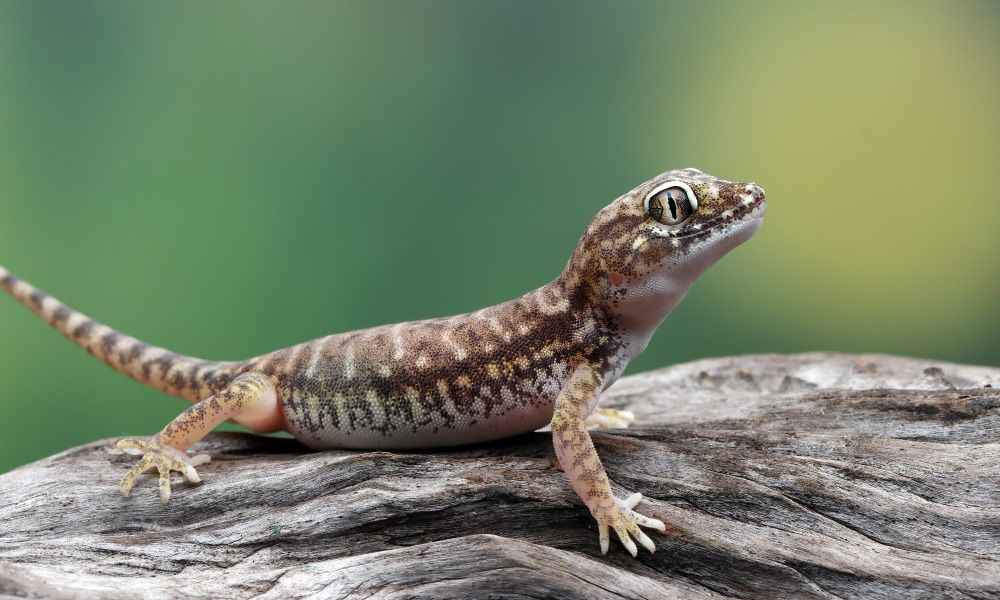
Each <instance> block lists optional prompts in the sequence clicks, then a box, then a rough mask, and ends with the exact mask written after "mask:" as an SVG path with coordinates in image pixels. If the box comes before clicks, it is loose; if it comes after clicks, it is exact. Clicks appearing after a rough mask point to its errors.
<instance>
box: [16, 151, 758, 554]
mask: <svg viewBox="0 0 1000 600" xmlns="http://www.w3.org/2000/svg"><path fill="white" fill-rule="evenodd" d="M765 207H766V203H765V200H764V193H763V190H762V189H761V188H760V187H759V186H757V185H756V184H753V183H733V182H728V181H725V180H722V179H718V178H715V177H712V176H710V175H707V174H705V173H702V172H701V171H698V170H695V169H680V170H674V171H668V172H666V173H663V174H661V175H659V176H658V177H656V178H654V179H652V180H650V181H648V182H645V183H643V184H642V185H640V186H638V187H636V188H635V189H633V190H631V191H629V192H628V193H626V194H624V195H622V196H621V197H619V198H618V199H616V200H615V201H614V202H612V203H611V204H610V205H608V206H607V207H605V208H604V209H603V210H601V211H600V212H599V213H598V214H597V216H595V218H594V219H593V220H592V222H591V223H590V225H589V227H588V228H587V230H586V232H584V234H583V236H582V237H581V239H580V241H579V242H578V244H577V246H576V248H575V250H574V252H573V254H572V256H571V257H570V259H569V261H568V263H567V265H566V267H565V269H564V270H563V271H562V273H560V274H559V276H558V277H556V278H555V279H554V280H553V281H552V282H550V283H548V284H546V285H544V286H542V287H541V288H538V289H536V290H533V291H531V292H528V293H527V294H525V295H523V296H521V297H519V298H516V299H514V300H510V301H508V302H504V303H501V304H497V305H495V306H491V307H488V308H484V309H481V310H478V311H475V312H471V313H467V314H462V315H456V316H452V317H444V318H437V319H429V320H424V321H413V322H408V323H399V324H395V325H386V326H381V327H375V328H371V329H364V330H359V331H353V332H348V333H340V334H334V335H329V336H326V337H323V338H319V339H316V340H312V341H309V342H304V343H302V344H298V345H295V346H291V347H288V348H284V349H281V350H277V351H275V352H272V353H269V354H265V355H262V356H259V357H256V358H252V359H249V360H244V361H208V360H202V359H197V358H193V357H189V356H184V355H181V354H177V353H174V352H171V351H169V350H166V349H163V348H159V347H156V346H152V345H149V344H146V343H144V342H141V341H139V340H137V339H135V338H132V337H130V336H127V335H124V334H122V333H120V332H118V331H116V330H114V329H112V328H110V327H108V326H106V325H102V324H100V323H97V322H96V321H94V320H92V319H90V318H89V317H87V316H85V315H83V314H81V313H79V312H77V311H74V310H73V309H71V308H69V307H67V306H66V305H65V304H63V303H61V302H59V301H58V300H56V299H55V298H53V297H51V296H49V295H47V294H45V293H44V292H42V291H40V290H38V289H37V288H35V287H33V286H31V285H30V284H28V283H26V282H24V281H22V280H19V279H17V278H16V277H14V276H13V275H11V274H10V273H9V272H7V271H6V270H4V269H2V268H0V287H2V288H3V289H4V290H6V291H7V292H9V293H10V294H11V295H12V296H14V297H15V298H17V299H18V300H20V301H21V302H22V303H23V304H25V305H26V306H27V307H29V308H30V309H32V310H33V311H34V312H36V313H37V314H39V315H40V316H41V317H42V318H44V319H45V320H46V321H48V322H49V323H50V324H51V325H52V326H54V327H55V328H56V329H58V330H59V331H60V332H62V333H63V334H64V335H66V336H67V337H68V338H70V339H71V340H73V341H74V342H76V343H77V344H79V345H80V346H82V347H83V348H85V349H86V350H87V351H88V352H90V353H91V354H93V355H94V356H95V357H97V358H98V359H100V360H101V361H103V362H105V363H106V364H107V365H109V366H111V367H112V368H114V369H116V370H117V371H119V372H121V373H123V374H125V375H128V376H130V377H132V378H134V379H137V380H138V381H141V382H143V383H145V384H147V385H149V386H151V387H153V388H156V389H158V390H161V391H163V392H166V393H169V394H172V395H175V396H178V397H181V398H185V399H187V400H189V401H191V402H193V403H194V404H193V406H191V407H190V408H188V409H187V410H185V411H184V412H183V413H181V414H180V415H178V417H177V418H175V419H174V420H173V421H171V422H170V423H169V424H167V425H166V426H165V427H164V429H163V430H161V431H160V432H159V433H157V434H156V435H154V436H153V437H152V438H150V439H148V440H143V439H124V440H121V441H120V442H119V443H118V444H119V447H121V448H124V449H127V450H132V451H138V452H140V453H142V455H143V456H142V458H141V459H140V461H139V463H138V464H137V465H136V466H135V468H133V469H132V470H131V471H130V472H129V473H128V474H126V475H125V477H124V478H123V480H122V484H121V489H122V492H123V493H124V494H125V495H126V496H127V495H128V494H129V492H130V490H131V488H132V485H133V483H134V481H135V479H136V477H137V476H138V475H139V474H141V473H142V472H144V471H146V470H150V469H156V470H157V471H158V472H159V474H160V493H161V499H162V500H163V501H164V503H166V502H167V501H168V500H169V497H170V473H171V471H178V472H180V473H182V474H183V475H184V476H185V477H186V478H187V479H188V480H189V481H195V482H196V481H199V480H200V478H199V475H198V473H197V470H196V468H195V467H196V466H198V465H199V464H203V463H204V462H207V461H208V457H207V456H205V455H197V456H193V457H191V456H189V455H188V454H187V452H186V451H187V449H188V448H189V447H190V446H191V445H193V444H194V443H195V442H197V441H198V440H200V439H201V438H202V437H204V436H205V435H206V434H207V433H208V432H209V431H211V430H212V429H213V428H214V427H215V426H216V425H218V424H219V423H221V422H223V421H225V420H234V421H236V422H238V423H241V424H243V425H245V426H247V427H249V428H250V429H252V430H254V431H257V432H262V433H267V432H273V431H279V430H286V431H288V432H290V433H291V434H292V435H294V436H295V437H296V438H297V439H298V440H300V441H301V442H303V443H304V444H306V445H308V446H310V447H312V448H316V449H323V448H355V449H406V448H427V447H439V446H451V445H457V444H467V443H473V442H483V441H488V440H493V439H497V438H502V437H508V436H512V435H517V434H520V433H526V432H529V431H533V430H536V429H539V428H541V427H543V426H545V425H546V424H549V423H551V424H552V432H553V441H554V445H555V450H556V454H557V456H558V458H559V461H560V464H561V466H562V467H563V469H564V471H565V472H566V474H567V475H568V477H569V479H570V482H571V484H572V485H573V488H574V489H575V490H576V492H577V493H578V494H579V495H580V497H581V499H582V500H583V501H584V503H585V504H586V505H587V507H588V508H589V509H590V511H591V514H592V515H593V516H594V518H595V519H596V520H597V522H598V528H599V533H600V543H601V549H602V552H607V549H608V544H609V533H608V532H609V529H613V530H615V531H616V532H617V534H618V536H619V538H620V540H621V542H622V543H623V545H624V546H625V547H626V549H627V550H628V551H629V552H630V553H632V554H633V555H635V554H636V552H637V548H636V546H635V543H634V541H633V540H635V541H638V542H639V543H640V544H642V545H643V546H645V547H646V548H647V549H649V550H650V551H653V550H654V545H653V542H652V541H651V540H650V539H649V538H648V536H646V534H645V533H644V532H643V531H642V529H641V527H650V528H654V529H659V530H663V528H664V525H663V523H661V522H660V521H658V520H656V519H652V518H649V517H646V516H644V515H641V514H639V513H638V512H636V511H634V510H633V508H634V507H635V506H636V504H637V503H638V501H639V499H640V498H641V496H640V495H638V494H635V495H633V496H631V497H630V498H628V499H624V500H622V499H618V498H616V497H614V495H613V494H612V493H611V488H610V484H609V482H608V479H607V475H606V474H605V472H604V468H603V466H602V465H601V463H600V459H599V457H598V455H597V453H596V451H595V449H594V446H593V443H592V441H591V439H590V434H589V432H588V426H605V427H608V426H610V427H620V426H627V425H628V424H629V423H631V421H632V419H633V417H632V416H631V414H630V413H628V412H627V411H615V410H610V409H599V408H597V403H598V400H599V397H600V394H601V392H602V391H603V390H605V389H606V388H607V387H608V386H609V385H611V384H612V383H613V382H614V381H615V380H616V379H617V378H618V376H619V375H620V374H621V373H622V371H623V370H624V368H625V366H626V365H627V364H628V362H629V360H631V359H632V358H633V357H635V356H636V355H637V354H639V353H640V352H642V350H643V349H644V348H645V347H646V344H647V343H648V341H649V339H650V337H651V336H652V334H653V332H654V331H655V329H656V327H657V326H658V325H659V324H660V322H661V321H662V320H663V319H664V318H665V317H666V316H667V314H669V313H670V311H671V310H672V309H673V308H674V307H675V306H676V305H677V303H678V302H680V300H681V298H683V296H684V294H685V293H686V292H687V290H688V288H689V287H690V286H691V284H692V283H693V282H694V281H695V279H696V278H697V277H698V275H700V274H701V273H702V272H703V271H704V270H705V269H706V268H708V267H709V266H711V265H712V264H713V263H714V262H716V261H717V260H718V259H719V258H721V257H722V256H723V255H725V254H726V253H727V252H728V251H730V250H731V249H733V248H735V247H736V246H737V245H739V244H740V243H742V242H744V241H746V240H747V239H749V238H750V237H751V236H752V235H753V233H754V232H755V231H756V230H757V228H758V227H759V226H760V224H761V221H762V219H763V215H764V210H765Z"/></svg>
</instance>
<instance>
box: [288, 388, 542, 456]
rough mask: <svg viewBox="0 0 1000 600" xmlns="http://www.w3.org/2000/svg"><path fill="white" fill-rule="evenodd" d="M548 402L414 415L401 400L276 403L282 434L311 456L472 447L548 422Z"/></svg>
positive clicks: (449, 407)
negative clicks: (489, 410) (324, 452)
mask: <svg viewBox="0 0 1000 600" xmlns="http://www.w3.org/2000/svg"><path fill="white" fill-rule="evenodd" d="M552 406H553V403H552V401H551V400H549V401H546V400H544V399H535V400H534V401H532V402H524V401H522V402H517V403H516V404H510V405H506V406H494V407H493V409H494V410H493V412H492V414H486V413H485V412H484V410H483V409H484V404H483V403H479V402H475V401H473V402H470V403H468V404H466V405H464V406H463V405H462V404H457V405H456V404H455V403H450V405H449V404H447V403H443V404H442V405H440V406H438V407H436V408H438V409H439V410H425V411H419V410H418V409H417V408H416V406H415V404H414V403H412V402H409V401H407V400H406V399H405V398H401V399H390V400H389V401H387V402H379V403H377V405H376V403H375V402H352V401H350V400H345V399H344V398H336V399H320V398H307V397H298V398H296V397H294V396H292V397H289V398H288V400H287V401H283V402H282V411H283V413H284V416H285V422H286V429H287V431H288V432H289V433H291V434H292V435H293V436H294V437H295V438H296V439H297V440H299V441H300V442H302V443H303V444H305V445H306V446H309V447H310V448H314V449H317V450H320V449H330V448H347V449H359V450H372V449H378V450H402V449H408V448H434V447H442V446H457V445H462V444H473V443H477V442H486V441H490V440H495V439H500V438H505V437H511V436H515V435H520V434H524V433H528V432H531V431H535V430H536V429H540V428H542V427H544V426H545V425H547V424H548V423H549V421H550V420H551V419H552Z"/></svg>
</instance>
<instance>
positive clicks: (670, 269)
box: [566, 169, 766, 328]
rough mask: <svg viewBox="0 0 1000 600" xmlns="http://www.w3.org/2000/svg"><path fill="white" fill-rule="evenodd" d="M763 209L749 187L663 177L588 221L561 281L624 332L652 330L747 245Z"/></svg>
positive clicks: (687, 175) (699, 175)
mask: <svg viewBox="0 0 1000 600" xmlns="http://www.w3.org/2000/svg"><path fill="white" fill-rule="evenodd" d="M765 208H766V202H765V201H764V190H763V189H761V188H760V186H758V185H757V184H755V183H736V182H731V181H726V180H724V179H719V178H717V177H713V176H711V175H708V174H707V173H703V172H701V171H699V170H697V169H677V170H673V171H667V172H666V173H663V174H661V175H659V176H657V177H655V178H653V179H651V180H649V181H647V182H645V183H643V184H642V185H640V186H638V187H637V188H635V189H633V190H632V191H630V192H628V193H627V194H624V195H623V196H621V197H620V198H618V199H617V200H615V201H614V202H612V203H611V204H610V205H608V206H607V207H605V208H604V209H602V210H601V211H600V212H599V213H598V214H597V216H596V217H594V220H593V221H592V222H591V224H590V226H589V227H588V228H587V231H586V233H584V235H583V237H582V238H581V239H580V242H579V243H578V244H577V248H576V250H575V251H574V253H573V257H572V258H570V262H569V264H568V265H567V270H566V274H567V275H569V276H574V274H575V276H576V277H578V278H580V279H581V280H582V281H581V282H582V283H586V288H587V289H588V291H589V295H590V297H591V298H592V299H594V300H596V301H598V302H601V303H602V304H605V305H607V307H608V308H609V309H610V310H611V311H612V312H613V313H615V314H617V315H618V316H619V317H620V318H621V319H622V320H623V321H626V325H628V324H629V323H631V324H632V325H635V326H641V325H643V324H646V325H652V327H654V328H655V326H656V325H657V324H659V322H660V321H661V320H662V319H663V318H664V317H665V316H666V315H667V313H669V312H670V311H671V310H672V309H673V308H674V306H676V304H677V302H679V301H680V299H681V298H682V297H683V296H684V294H685V293H686V292H687V290H688V288H689V287H690V286H691V284H692V283H693V282H694V280H695V279H697V277H698V276H699V275H700V274H701V273H702V272H704V271H705V269H707V268H708V267H710V266H712V265H713V264H714V263H715V262H716V261H718V260H719V259H720V258H722V257H723V256H724V255H725V254H726V253H727V252H729V251H730V250H732V249H733V248H735V247H736V246H738V245H740V244H741V243H743V242H745V241H746V240H748V239H750V237H751V236H752V235H753V234H754V233H755V232H756V231H757V229H758V228H759V227H760V224H761V222H762V221H763V219H764V210H765Z"/></svg>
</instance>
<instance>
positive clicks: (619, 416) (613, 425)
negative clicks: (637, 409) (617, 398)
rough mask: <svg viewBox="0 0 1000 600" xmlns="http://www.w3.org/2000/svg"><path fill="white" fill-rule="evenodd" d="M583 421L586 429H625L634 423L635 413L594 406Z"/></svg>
mask: <svg viewBox="0 0 1000 600" xmlns="http://www.w3.org/2000/svg"><path fill="white" fill-rule="evenodd" d="M584 422H585V423H586V425H587V429H625V428H626V427H628V426H629V425H631V424H632V423H635V415H634V414H632V412H631V411H627V410H617V409H614V408H595V409H594V410H593V412H591V413H590V414H589V415H588V416H587V419H586V421H584Z"/></svg>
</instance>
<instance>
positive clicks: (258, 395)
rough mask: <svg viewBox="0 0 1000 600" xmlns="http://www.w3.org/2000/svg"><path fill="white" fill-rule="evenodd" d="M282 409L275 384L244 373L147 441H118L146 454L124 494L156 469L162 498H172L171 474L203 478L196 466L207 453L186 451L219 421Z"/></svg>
mask: <svg viewBox="0 0 1000 600" xmlns="http://www.w3.org/2000/svg"><path fill="white" fill-rule="evenodd" d="M278 412H280V409H279V408H278V402H277V393H276V391H275V389H274V384H272V383H271V381H270V380H269V379H268V378H267V377H265V376H264V375H261V374H259V373H244V374H243V375H240V376H238V377H236V379H234V380H233V382H232V383H231V384H230V385H229V387H227V388H226V389H224V390H222V391H221V392H219V393H217V394H214V395H212V396H210V397H208V398H206V399H205V400H202V401H201V402H199V403H197V404H195V405H194V406H192V407H190V408H188V409H187V410H185V411H184V412H182V413H181V414H179V415H177V417H175V418H174V420H173V421H171V422H170V423H168V424H167V426H166V427H164V428H163V429H162V430H161V431H160V432H159V433H157V434H156V435H154V436H153V437H151V438H150V439H149V440H148V441H147V440H141V439H135V438H129V439H123V440H120V441H119V442H118V444H117V446H118V447H119V448H121V449H122V450H139V451H141V452H142V453H143V457H142V458H141V459H140V460H139V462H138V464H136V465H135V467H133V468H132V470H130V471H129V472H128V473H126V474H125V477H123V478H122V481H121V485H120V488H121V492H122V495H124V496H126V497H128V495H129V492H130V491H131V490H132V484H133V483H135V479H136V477H138V476H139V475H141V474H142V473H144V472H146V471H148V470H150V469H153V468H155V469H156V470H157V471H158V472H159V475H160V500H161V501H162V502H163V503H164V504H166V503H167V502H168V501H169V500H170V473H171V472H172V471H178V472H180V473H181V474H183V475H184V477H185V478H186V479H187V480H188V481H190V482H192V483H197V482H199V481H201V477H199V476H198V472H197V471H196V470H195V467H196V466H198V465H201V464H204V463H207V462H209V461H210V460H211V458H210V457H209V456H208V455H207V454H199V455H197V456H193V457H189V456H188V455H187V452H186V450H187V449H188V448H190V447H191V446H192V445H193V444H194V443H195V442H197V441H198V440H200V439H202V438H203V437H205V436H206V435H208V433H209V432H210V431H212V429H214V428H215V427H216V426H217V425H218V424H219V423H222V422H223V421H226V420H227V419H231V418H234V417H240V418H241V422H242V421H248V422H254V421H260V420H262V419H267V418H268V417H269V416H273V415H275V414H277V413H278Z"/></svg>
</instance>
